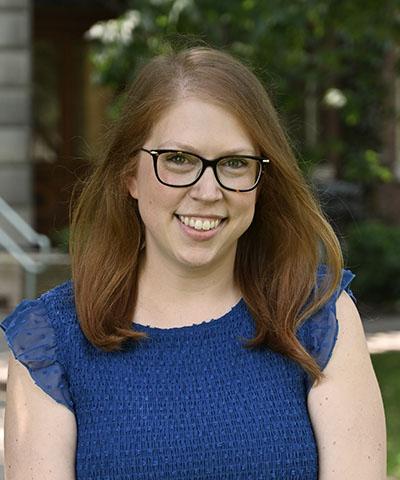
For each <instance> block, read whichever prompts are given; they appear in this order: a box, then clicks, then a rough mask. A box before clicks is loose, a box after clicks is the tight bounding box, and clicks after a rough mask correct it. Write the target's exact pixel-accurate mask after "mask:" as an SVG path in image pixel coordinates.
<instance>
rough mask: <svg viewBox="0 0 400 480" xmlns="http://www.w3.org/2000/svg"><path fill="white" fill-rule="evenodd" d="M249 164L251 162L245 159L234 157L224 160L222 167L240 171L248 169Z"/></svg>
mask: <svg viewBox="0 0 400 480" xmlns="http://www.w3.org/2000/svg"><path fill="white" fill-rule="evenodd" d="M248 163H249V162H248V161H247V160H246V159H245V158H240V157H232V158H227V159H226V160H224V161H223V162H222V166H223V167H225V168H232V169H238V168H244V167H247V165H248Z"/></svg>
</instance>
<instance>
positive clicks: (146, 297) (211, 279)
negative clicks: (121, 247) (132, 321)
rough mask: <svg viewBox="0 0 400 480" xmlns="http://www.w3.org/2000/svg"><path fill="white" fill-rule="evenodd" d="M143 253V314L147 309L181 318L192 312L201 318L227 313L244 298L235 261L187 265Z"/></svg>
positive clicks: (140, 278) (139, 297)
mask: <svg viewBox="0 0 400 480" xmlns="http://www.w3.org/2000/svg"><path fill="white" fill-rule="evenodd" d="M143 253H144V255H143V257H142V259H141V260H142V261H141V263H140V269H139V291H138V303H137V307H138V309H139V310H140V311H141V312H142V313H141V314H142V315H145V314H146V311H152V312H155V313H156V312H160V313H161V314H162V315H163V316H164V317H168V316H170V317H171V318H175V319H177V320H179V319H183V318H185V316H186V315H187V313H188V312H192V313H191V318H194V317H193V315H195V316H197V315H198V317H199V319H201V318H203V317H204V318H207V317H208V316H209V315H210V314H215V315H219V314H222V313H224V312H225V311H226V310H227V309H229V308H230V307H231V306H232V305H234V304H235V303H237V301H238V300H239V299H240V296H241V294H240V289H239V288H238V286H237V285H236V284H235V281H234V275H233V269H234V261H232V262H230V263H227V262H226V261H225V262H224V263H222V264H215V265H213V266H212V267H211V268H210V266H207V268H204V267H203V268H201V267H186V268H185V266H182V267H179V266H177V265H176V264H174V265H170V264H168V263H164V262H155V261H152V259H151V258H148V257H147V256H146V255H145V252H143ZM139 323H140V319H139Z"/></svg>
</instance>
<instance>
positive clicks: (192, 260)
mask: <svg viewBox="0 0 400 480" xmlns="http://www.w3.org/2000/svg"><path fill="white" fill-rule="evenodd" d="M178 261H179V262H180V263H181V264H182V265H184V266H185V267H191V268H201V267H205V266H207V265H216V263H217V262H216V259H215V257H214V255H204V252H203V255H200V254H199V255H193V252H192V254H191V253H188V255H185V256H182V255H180V256H179V257H178Z"/></svg>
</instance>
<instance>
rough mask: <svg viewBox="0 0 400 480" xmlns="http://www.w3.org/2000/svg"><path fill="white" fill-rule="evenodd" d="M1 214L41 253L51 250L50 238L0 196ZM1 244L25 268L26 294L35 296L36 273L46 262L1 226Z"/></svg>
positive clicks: (27, 296)
mask: <svg viewBox="0 0 400 480" xmlns="http://www.w3.org/2000/svg"><path fill="white" fill-rule="evenodd" d="M0 215H1V216H2V217H3V218H5V219H6V220H7V221H8V222H9V223H10V224H11V225H12V227H13V228H14V229H15V230H16V231H17V232H19V233H20V234H21V235H22V236H23V237H24V238H25V240H26V241H27V242H29V243H30V244H31V245H34V246H38V247H39V251H40V252H41V253H49V252H50V250H51V243H50V239H49V238H48V237H47V236H46V235H43V234H40V233H37V232H36V231H35V230H34V229H33V228H32V227H31V226H30V225H29V224H28V223H27V222H26V221H25V220H24V219H23V218H22V217H21V216H20V215H19V214H18V213H17V212H16V211H15V210H14V209H13V208H12V207H11V206H10V205H9V204H8V203H7V202H6V201H5V200H4V199H3V198H1V197H0ZM0 245H2V246H3V247H4V248H5V249H6V250H7V252H8V253H9V254H10V255H12V256H13V257H14V258H15V259H16V260H17V262H18V263H19V264H20V265H21V267H22V268H23V269H24V273H25V282H24V290H25V292H24V296H25V297H26V298H34V297H35V295H36V275H37V274H38V273H40V272H42V271H43V270H44V269H45V268H46V264H45V262H43V261H42V260H36V259H34V258H33V257H32V256H31V255H29V253H27V252H26V251H25V250H24V249H23V248H22V247H21V246H20V245H18V243H17V242H16V241H15V240H14V239H13V238H11V236H10V235H8V233H6V232H5V231H4V230H3V229H2V228H1V227H0Z"/></svg>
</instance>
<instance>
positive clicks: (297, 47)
mask: <svg viewBox="0 0 400 480" xmlns="http://www.w3.org/2000/svg"><path fill="white" fill-rule="evenodd" d="M131 5H132V10H129V11H128V12H127V13H126V14H125V15H123V16H122V17H121V18H120V19H118V20H116V21H114V20H113V21H111V22H108V24H107V25H108V27H107V28H106V29H104V28H103V31H101V28H98V31H97V35H95V34H94V35H92V38H93V37H96V38H97V40H92V45H93V48H92V59H93V62H94V65H95V70H96V74H95V80H96V81H97V82H99V83H101V84H106V85H109V86H111V87H113V89H114V90H115V92H116V93H119V92H120V91H121V90H123V88H124V86H125V85H127V84H129V82H130V81H131V79H132V77H133V76H134V75H135V70H136V68H137V67H138V66H140V65H141V64H142V63H143V62H144V61H145V60H146V59H148V58H149V57H152V56H154V55H155V54H158V53H161V52H164V51H166V50H168V49H169V48H171V47H172V46H176V45H178V46H179V45H182V46H188V45H191V44H202V43H203V44H207V45H210V46H215V47H220V48H223V49H226V50H228V51H230V52H232V53H233V54H235V55H236V56H238V57H239V58H240V59H242V60H243V61H244V62H245V63H247V64H248V65H252V66H253V69H254V71H255V73H256V74H257V75H258V76H259V77H260V78H261V80H262V81H263V82H264V84H265V86H266V87H267V90H268V91H269V92H270V93H271V94H272V97H273V100H274V103H275V104H276V105H277V106H278V107H279V108H278V109H279V111H280V113H281V116H282V119H283V121H284V124H285V126H286V128H287V129H288V130H289V135H290V137H291V138H292V139H293V144H294V146H295V147H296V149H297V150H298V151H299V154H300V156H302V157H305V156H306V157H307V158H306V159H305V160H306V162H313V163H314V164H315V163H318V162H319V161H321V160H323V159H325V158H327V157H328V155H329V153H330V152H332V151H337V152H338V153H339V154H340V156H341V158H342V159H344V160H345V167H346V168H345V169H344V176H345V179H347V180H354V179H358V180H359V181H361V182H370V181H372V180H374V179H376V180H378V181H388V180H389V178H390V175H389V173H388V172H387V169H385V168H383V167H382V166H381V165H380V159H379V155H378V152H380V151H381V150H382V145H381V142H382V140H381V138H382V135H381V133H382V132H381V129H382V125H383V124H384V120H385V115H386V112H385V111H384V109H383V107H382V105H384V104H385V102H384V97H385V93H386V88H385V85H384V83H383V80H382V70H383V68H384V58H385V53H386V52H387V50H388V49H389V48H391V47H392V46H393V45H396V42H398V40H399V30H400V29H399V28H398V27H399V15H398V2H397V0H383V1H382V2H380V4H379V7H377V4H376V1H375V0H364V1H362V2H361V1H360V0H355V1H352V2H342V1H340V2H338V1H337V0H335V1H334V0H302V1H298V2H293V1H290V0H269V1H268V2H265V1H261V0H229V1H228V0H220V1H218V2H215V1H214V0H135V1H132V4H131ZM396 13H397V14H396ZM310 85H314V94H313V95H315V96H316V98H317V104H318V108H319V110H320V111H325V113H327V112H328V111H329V109H334V110H335V111H336V113H335V115H337V116H338V119H339V124H340V134H339V138H340V140H339V141H338V138H334V139H330V138H327V137H326V135H325V133H324V132H323V131H320V134H319V138H318V140H317V144H315V145H314V144H313V145H306V144H305V143H306V142H305V133H304V123H305V119H304V116H305V113H304V112H305V98H306V96H307V92H308V91H309V89H310ZM332 88H334V89H336V90H337V91H339V92H340V93H341V94H342V95H343V98H344V101H345V103H344V104H343V105H341V106H337V105H336V106H334V105H330V106H327V105H326V104H324V98H325V96H326V93H327V92H328V90H329V89H332ZM116 111H117V110H116ZM116 111H115V110H114V114H115V113H116Z"/></svg>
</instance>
